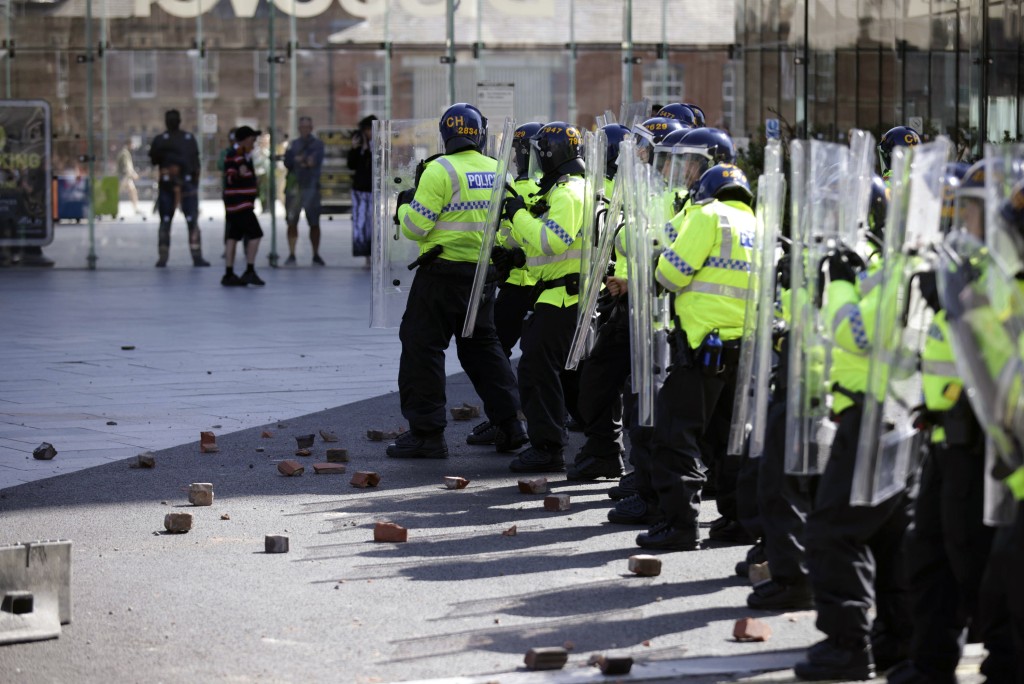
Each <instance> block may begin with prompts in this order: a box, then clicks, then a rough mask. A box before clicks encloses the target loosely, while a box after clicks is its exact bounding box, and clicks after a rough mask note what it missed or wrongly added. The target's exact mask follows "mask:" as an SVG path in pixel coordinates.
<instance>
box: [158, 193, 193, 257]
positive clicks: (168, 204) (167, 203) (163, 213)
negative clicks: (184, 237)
mask: <svg viewBox="0 0 1024 684" xmlns="http://www.w3.org/2000/svg"><path fill="white" fill-rule="evenodd" d="M175 202H176V200H175V193H174V187H173V186H171V185H162V186H161V187H160V189H159V194H158V195H157V200H156V206H157V211H159V212H160V227H159V228H158V229H157V246H158V247H160V248H161V249H162V250H167V249H169V248H170V246H171V221H172V220H173V219H174V211H175ZM177 208H178V209H180V210H181V214H182V216H184V217H185V225H186V226H187V227H188V242H189V247H190V248H191V249H192V250H193V251H194V250H195V249H197V248H199V247H200V243H199V240H200V236H199V191H198V190H197V189H196V188H194V187H192V186H190V185H188V184H186V185H183V186H182V187H181V206H179V207H177Z"/></svg>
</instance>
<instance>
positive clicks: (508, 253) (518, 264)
mask: <svg viewBox="0 0 1024 684" xmlns="http://www.w3.org/2000/svg"><path fill="white" fill-rule="evenodd" d="M491 262H492V263H493V264H494V268H496V269H497V270H498V273H499V274H505V278H507V277H508V274H509V273H510V272H511V271H512V269H513V268H522V267H523V266H525V265H526V252H524V251H523V250H521V249H520V248H518V247H512V248H511V249H509V248H506V247H501V246H499V245H495V246H494V248H493V249H492V250H491Z"/></svg>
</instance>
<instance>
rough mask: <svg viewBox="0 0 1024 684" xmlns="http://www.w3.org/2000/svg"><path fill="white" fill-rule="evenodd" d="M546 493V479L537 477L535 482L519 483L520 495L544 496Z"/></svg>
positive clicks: (523, 481) (525, 481)
mask: <svg viewBox="0 0 1024 684" xmlns="http://www.w3.org/2000/svg"><path fill="white" fill-rule="evenodd" d="M547 491H548V481H547V478H543V477H539V478H537V479H536V480H520V481H519V492H520V493H521V494H546V493H547Z"/></svg>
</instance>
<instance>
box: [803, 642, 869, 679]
mask: <svg viewBox="0 0 1024 684" xmlns="http://www.w3.org/2000/svg"><path fill="white" fill-rule="evenodd" d="M793 672H794V673H796V676H797V677H799V678H800V679H804V680H807V681H812V682H819V681H824V680H832V679H838V680H840V681H842V680H848V679H852V680H857V681H863V680H865V679H872V678H873V677H874V676H875V660H874V658H872V657H871V645H870V643H868V642H867V641H864V642H862V643H858V644H851V643H843V642H840V641H839V640H838V639H832V638H831V637H830V638H828V639H825V640H824V641H819V642H818V643H816V644H815V645H813V646H811V647H810V648H809V649H807V656H806V659H805V660H802V661H800V662H799V663H797V664H796V665H795V666H793Z"/></svg>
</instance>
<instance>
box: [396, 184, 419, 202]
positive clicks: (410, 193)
mask: <svg viewBox="0 0 1024 684" xmlns="http://www.w3.org/2000/svg"><path fill="white" fill-rule="evenodd" d="M415 196H416V188H408V189H406V190H402V191H401V192H400V193H398V206H399V207H400V206H402V205H403V204H409V203H410V202H412V198H413V197H415Z"/></svg>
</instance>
